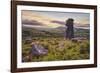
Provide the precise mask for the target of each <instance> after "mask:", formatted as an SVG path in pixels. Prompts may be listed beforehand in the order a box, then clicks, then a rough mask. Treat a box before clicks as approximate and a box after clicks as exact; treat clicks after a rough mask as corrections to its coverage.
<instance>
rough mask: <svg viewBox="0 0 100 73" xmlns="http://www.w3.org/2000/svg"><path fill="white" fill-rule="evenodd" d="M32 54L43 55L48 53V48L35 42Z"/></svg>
mask: <svg viewBox="0 0 100 73" xmlns="http://www.w3.org/2000/svg"><path fill="white" fill-rule="evenodd" d="M31 53H32V55H36V56H41V55H47V54H48V49H46V48H44V47H43V46H42V45H39V44H33V45H32V48H31Z"/></svg>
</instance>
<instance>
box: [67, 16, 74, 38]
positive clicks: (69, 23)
mask: <svg viewBox="0 0 100 73" xmlns="http://www.w3.org/2000/svg"><path fill="white" fill-rule="evenodd" d="M73 25H74V19H72V18H69V19H68V20H67V21H66V27H67V29H66V39H72V38H74V27H73Z"/></svg>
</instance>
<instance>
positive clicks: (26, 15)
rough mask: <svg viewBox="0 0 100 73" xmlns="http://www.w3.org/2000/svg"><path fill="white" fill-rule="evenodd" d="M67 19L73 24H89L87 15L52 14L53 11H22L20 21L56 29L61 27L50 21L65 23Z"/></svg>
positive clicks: (72, 13) (70, 13)
mask: <svg viewBox="0 0 100 73" xmlns="http://www.w3.org/2000/svg"><path fill="white" fill-rule="evenodd" d="M68 18H73V19H74V23H78V24H80V25H81V24H82V25H86V24H89V22H90V14H89V13H76V12H53V11H49V12H47V11H32V10H31V11H30V10H22V20H23V21H25V20H28V21H33V20H35V21H37V22H39V23H41V25H43V26H47V27H51V28H56V27H59V26H63V25H61V24H58V23H52V21H61V22H66V20H67V19H68Z"/></svg>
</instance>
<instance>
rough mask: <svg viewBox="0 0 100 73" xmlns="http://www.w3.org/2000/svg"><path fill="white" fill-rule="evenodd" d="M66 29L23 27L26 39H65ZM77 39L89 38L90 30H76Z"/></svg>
mask: <svg viewBox="0 0 100 73" xmlns="http://www.w3.org/2000/svg"><path fill="white" fill-rule="evenodd" d="M65 31H66V27H57V28H41V27H26V26H23V27H22V36H23V38H24V37H65ZM74 35H75V37H87V38H88V37H89V29H84V28H83V29H82V28H74Z"/></svg>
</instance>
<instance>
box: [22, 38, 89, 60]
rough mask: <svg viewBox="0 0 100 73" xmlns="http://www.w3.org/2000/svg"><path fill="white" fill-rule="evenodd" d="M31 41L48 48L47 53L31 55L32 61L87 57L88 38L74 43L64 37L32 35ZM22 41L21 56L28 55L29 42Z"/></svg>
mask: <svg viewBox="0 0 100 73" xmlns="http://www.w3.org/2000/svg"><path fill="white" fill-rule="evenodd" d="M32 41H33V42H38V43H39V44H40V45H42V46H43V47H45V48H46V49H48V54H47V55H44V56H33V60H32V61H33V62H38V61H59V60H81V59H89V50H90V49H89V47H90V46H89V40H82V42H81V43H79V42H76V43H75V42H72V41H71V40H67V39H64V38H50V37H48V38H43V37H41V38H39V37H34V38H33V40H32ZM24 42H25V41H23V42H22V54H23V58H24V57H26V56H28V53H29V51H30V48H31V47H30V44H25V43H24ZM81 51H82V52H83V53H82V52H81Z"/></svg>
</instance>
